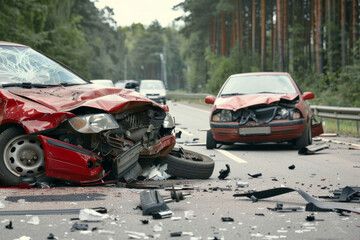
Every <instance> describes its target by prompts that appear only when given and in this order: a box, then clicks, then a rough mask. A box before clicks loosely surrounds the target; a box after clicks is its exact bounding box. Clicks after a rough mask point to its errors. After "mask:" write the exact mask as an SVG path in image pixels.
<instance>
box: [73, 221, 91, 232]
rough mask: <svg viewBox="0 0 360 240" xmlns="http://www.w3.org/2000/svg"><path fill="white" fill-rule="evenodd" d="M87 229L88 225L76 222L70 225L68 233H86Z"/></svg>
mask: <svg viewBox="0 0 360 240" xmlns="http://www.w3.org/2000/svg"><path fill="white" fill-rule="evenodd" d="M88 228H89V225H87V224H83V223H77V222H76V223H74V224H73V225H72V227H71V229H70V231H71V232H75V231H76V230H80V231H86V230H88Z"/></svg>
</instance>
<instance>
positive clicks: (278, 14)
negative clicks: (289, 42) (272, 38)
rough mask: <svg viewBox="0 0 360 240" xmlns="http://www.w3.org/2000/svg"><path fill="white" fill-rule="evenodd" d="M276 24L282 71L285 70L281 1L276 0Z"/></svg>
mask: <svg viewBox="0 0 360 240" xmlns="http://www.w3.org/2000/svg"><path fill="white" fill-rule="evenodd" d="M276 25H277V37H278V39H277V41H278V50H279V68H280V71H281V72H283V71H284V59H283V52H282V50H283V47H282V39H281V1H280V0H276Z"/></svg>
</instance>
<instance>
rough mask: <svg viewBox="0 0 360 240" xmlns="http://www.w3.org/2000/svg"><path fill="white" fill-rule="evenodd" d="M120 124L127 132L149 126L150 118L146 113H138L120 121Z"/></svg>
mask: <svg viewBox="0 0 360 240" xmlns="http://www.w3.org/2000/svg"><path fill="white" fill-rule="evenodd" d="M118 124H119V125H120V126H121V127H122V128H123V129H125V130H131V129H136V128H143V127H147V126H149V117H148V115H147V113H146V111H142V112H137V113H133V114H130V115H128V116H126V117H125V118H123V119H121V120H118Z"/></svg>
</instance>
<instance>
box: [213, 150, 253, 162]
mask: <svg viewBox="0 0 360 240" xmlns="http://www.w3.org/2000/svg"><path fill="white" fill-rule="evenodd" d="M215 150H216V151H218V152H219V153H221V154H223V155H225V156H226V157H228V158H230V159H231V160H234V161H235V162H238V163H247V161H245V160H243V159H241V158H239V157H237V156H235V155H234V154H232V153H229V152H228V151H225V150H220V149H215Z"/></svg>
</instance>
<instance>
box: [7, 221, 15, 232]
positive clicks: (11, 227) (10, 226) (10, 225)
mask: <svg viewBox="0 0 360 240" xmlns="http://www.w3.org/2000/svg"><path fill="white" fill-rule="evenodd" d="M5 228H6V229H9V230H11V229H14V228H13V225H12V221H10V222H9V224H8V225H6V226H5Z"/></svg>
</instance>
